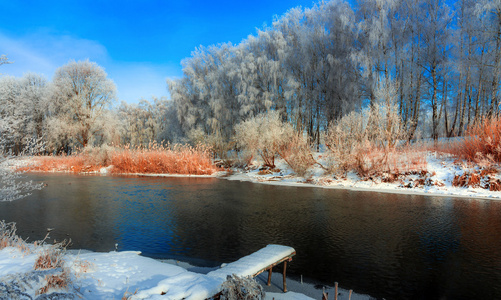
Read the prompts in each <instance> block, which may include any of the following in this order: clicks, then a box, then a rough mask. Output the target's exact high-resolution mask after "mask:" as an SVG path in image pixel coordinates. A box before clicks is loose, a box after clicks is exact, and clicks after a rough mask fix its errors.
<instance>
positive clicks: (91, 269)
mask: <svg viewBox="0 0 501 300" xmlns="http://www.w3.org/2000/svg"><path fill="white" fill-rule="evenodd" d="M264 249H265V250H266V251H267V253H264V254H263V253H258V254H257V255H254V256H253V259H252V261H251V260H249V259H247V260H243V262H242V261H241V260H239V261H237V262H235V263H230V264H228V265H226V266H224V265H223V267H222V268H219V269H216V270H210V272H207V271H209V270H204V269H203V268H198V269H197V268H196V267H192V266H190V265H188V264H184V267H185V268H183V267H181V266H179V265H180V263H179V262H176V261H168V262H170V263H165V262H161V261H158V260H154V259H151V258H147V257H143V256H141V255H140V253H139V252H130V251H128V252H109V253H97V252H89V251H84V252H75V251H72V253H71V254H66V255H65V256H64V261H65V263H64V265H63V267H62V269H64V270H65V272H67V273H69V274H70V279H71V280H70V281H71V283H70V284H69V285H68V286H67V287H66V288H63V289H61V288H53V287H50V288H49V289H48V290H47V292H46V293H45V295H39V294H40V292H39V291H40V290H41V289H42V288H43V287H44V286H47V285H48V279H47V278H48V277H49V275H52V274H58V273H60V272H61V270H62V269H61V268H57V269H49V270H34V269H33V266H34V265H35V262H36V260H37V259H38V257H39V254H40V251H43V247H40V248H38V249H34V250H32V251H29V252H26V251H23V250H21V249H19V248H17V247H7V248H4V249H2V250H0V299H11V298H20V299H30V298H32V299H38V298H37V297H39V299H46V298H44V297H46V296H47V295H51V297H52V298H50V299H77V298H83V299H124V297H125V299H206V298H208V297H210V296H213V295H215V294H217V293H218V292H219V291H220V287H221V284H222V283H223V282H224V281H225V279H226V275H227V272H226V271H225V268H226V267H229V268H228V271H230V272H232V273H236V274H241V275H246V273H248V274H251V273H252V272H254V271H255V270H259V269H261V268H262V267H263V266H265V265H266V264H267V263H268V262H267V261H266V256H267V255H268V257H269V254H270V253H271V254H272V256H273V255H275V256H276V257H280V256H282V255H287V253H285V252H288V251H289V252H290V249H292V248H290V247H284V246H278V245H271V246H268V247H266V248H264ZM284 253H285V254H284ZM261 258H263V259H261ZM181 265H182V264H181ZM187 268H190V269H191V271H189V270H187ZM195 271H198V272H195ZM260 276H261V277H259V278H258V279H257V280H258V282H259V281H262V282H265V280H266V279H265V278H264V277H262V276H266V275H263V274H262V275H260ZM281 279H282V278H281V276H280V275H279V274H274V276H273V281H272V285H271V287H267V288H268V290H272V291H273V292H268V293H267V294H266V299H276V300H279V299H297V300H303V299H312V298H310V297H308V296H306V295H305V294H303V293H306V294H309V295H312V296H313V297H315V298H314V299H320V298H321V294H322V291H321V290H317V289H315V288H314V287H313V286H312V285H307V284H300V283H298V282H294V281H291V280H289V281H288V288H289V290H290V291H289V292H287V293H285V294H284V293H282V292H280V291H279V290H277V289H278V286H281V284H279V283H278V282H280V281H281ZM298 291H299V292H302V293H298ZM340 292H341V293H345V294H346V295H347V292H346V291H343V290H340ZM352 299H368V297H367V296H364V295H356V294H354V295H353V296H352Z"/></svg>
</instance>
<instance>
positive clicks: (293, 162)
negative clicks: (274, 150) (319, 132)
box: [278, 133, 316, 177]
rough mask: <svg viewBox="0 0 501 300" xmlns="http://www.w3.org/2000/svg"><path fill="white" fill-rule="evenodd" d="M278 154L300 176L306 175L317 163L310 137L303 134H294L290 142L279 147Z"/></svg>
mask: <svg viewBox="0 0 501 300" xmlns="http://www.w3.org/2000/svg"><path fill="white" fill-rule="evenodd" d="M278 154H279V155H280V157H281V158H283V159H284V160H285V162H286V163H287V165H289V167H290V168H291V169H292V170H293V171H294V173H296V174H297V175H298V176H302V177H304V176H306V175H307V174H308V171H309V170H310V168H311V167H312V166H313V165H314V164H315V163H316V161H315V159H314V158H313V155H312V153H311V148H310V144H309V143H308V139H307V138H306V137H305V136H303V135H302V134H297V133H295V134H293V135H292V136H291V137H290V139H289V140H288V142H286V143H283V144H282V146H281V147H280V148H279V149H278Z"/></svg>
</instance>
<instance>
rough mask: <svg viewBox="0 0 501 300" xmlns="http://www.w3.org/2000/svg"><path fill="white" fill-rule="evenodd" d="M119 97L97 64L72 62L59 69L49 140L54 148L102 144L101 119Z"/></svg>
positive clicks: (102, 128) (49, 123) (55, 79)
mask: <svg viewBox="0 0 501 300" xmlns="http://www.w3.org/2000/svg"><path fill="white" fill-rule="evenodd" d="M115 98H116V87H115V84H114V83H113V81H112V80H111V79H109V78H108V77H107V74H106V73H105V72H104V70H103V69H102V68H101V67H100V66H98V65H97V64H96V63H94V62H90V61H88V60H86V61H78V62H75V61H70V62H69V63H68V64H66V65H64V66H62V67H60V68H59V69H57V70H56V73H55V74H54V78H53V82H52V96H51V111H50V117H49V120H48V124H47V125H48V133H49V136H48V139H49V141H50V145H51V146H52V148H53V149H61V147H62V148H63V149H67V148H68V146H77V147H85V146H87V145H89V144H93V143H103V142H104V141H102V140H100V139H98V138H97V137H102V136H103V131H105V130H106V128H105V127H106V126H108V124H105V123H104V122H100V119H101V118H102V117H103V116H104V115H105V113H106V110H107V108H108V106H109V105H110V104H111V103H112V102H113V101H114V100H115Z"/></svg>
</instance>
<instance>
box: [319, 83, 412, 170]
mask: <svg viewBox="0 0 501 300" xmlns="http://www.w3.org/2000/svg"><path fill="white" fill-rule="evenodd" d="M376 96H377V97H378V100H377V101H375V102H374V103H373V104H372V105H371V107H369V108H368V109H366V110H363V111H361V112H351V113H350V114H348V115H345V116H344V117H342V118H340V119H338V120H336V121H335V122H333V123H331V124H330V126H329V129H328V131H327V134H326V137H325V144H326V147H327V148H328V149H329V153H328V155H329V156H330V166H328V169H329V170H330V171H331V172H341V173H346V172H347V171H350V170H354V171H356V172H357V173H358V174H359V175H360V176H362V177H364V178H366V177H370V176H371V175H373V174H379V173H381V172H389V173H392V172H395V171H396V170H397V169H398V166H396V165H393V162H395V161H396V160H395V159H394V154H395V150H396V147H397V146H398V142H399V140H402V139H404V140H405V139H406V138H407V136H406V135H405V132H404V130H403V128H404V126H403V124H402V121H401V117H400V114H399V111H398V105H397V104H396V102H395V88H394V87H393V86H392V85H391V84H389V85H387V86H383V85H380V86H379V87H378V89H377V90H376Z"/></svg>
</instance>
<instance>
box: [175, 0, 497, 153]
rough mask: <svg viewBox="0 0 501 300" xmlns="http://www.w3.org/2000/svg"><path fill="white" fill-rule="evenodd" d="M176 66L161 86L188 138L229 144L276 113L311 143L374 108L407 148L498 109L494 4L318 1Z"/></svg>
mask: <svg viewBox="0 0 501 300" xmlns="http://www.w3.org/2000/svg"><path fill="white" fill-rule="evenodd" d="M447 3H449V2H447ZM182 65H183V72H184V76H183V77H182V78H180V79H178V80H174V81H169V82H168V87H169V91H170V94H171V97H172V100H173V101H174V102H175V105H176V108H177V112H178V118H179V121H180V123H181V126H182V129H183V130H184V132H185V133H187V135H188V136H189V133H190V132H198V133H199V134H198V135H200V133H201V132H203V133H204V134H205V135H206V136H217V137H218V138H219V139H220V140H221V139H222V140H224V141H227V142H229V141H231V139H232V138H233V136H234V134H235V128H236V126H237V124H239V123H241V122H244V121H246V120H248V119H249V118H252V117H254V116H257V115H259V114H260V113H263V112H265V111H267V110H274V111H277V112H279V113H280V115H281V118H282V120H283V121H286V122H288V123H289V124H291V126H292V127H293V128H294V129H295V130H296V131H297V132H304V133H306V134H307V135H308V137H309V138H310V140H311V141H314V142H316V143H317V144H319V143H320V142H321V135H322V134H323V133H324V132H326V131H327V129H328V128H329V125H330V124H332V123H333V122H335V121H336V120H338V119H339V118H341V117H342V116H344V115H346V114H348V113H350V112H351V111H361V110H362V109H363V108H365V107H373V106H374V105H376V104H380V105H386V106H387V110H388V111H392V109H390V108H391V107H393V106H396V107H397V110H398V115H399V118H400V121H399V122H401V123H402V130H403V132H405V133H406V137H405V138H407V139H409V140H410V139H413V138H415V137H416V134H417V132H418V131H421V132H422V133H423V134H424V136H427V137H432V138H434V139H437V138H438V137H440V136H448V137H450V136H457V135H462V134H464V132H465V129H466V128H467V127H468V126H470V125H472V124H475V123H478V122H481V121H482V120H483V119H484V118H485V117H487V116H493V115H498V114H499V111H500V108H499V83H500V76H501V3H500V2H499V1H490V0H481V1H477V0H458V1H456V2H455V3H454V4H453V6H452V7H449V6H448V5H447V4H446V1H444V0H359V1H357V3H356V5H355V6H354V7H350V5H349V4H348V3H346V2H344V1H341V0H331V1H322V2H319V3H317V4H316V5H314V6H313V7H312V8H306V9H302V8H293V9H291V10H289V11H288V12H287V13H286V14H285V15H283V16H282V17H279V18H277V19H276V20H275V21H274V22H273V24H272V26H270V27H267V28H264V29H262V30H259V31H258V32H257V34H256V35H252V36H249V37H248V38H247V39H245V40H243V41H242V42H241V43H239V44H238V45H232V44H219V45H214V46H210V47H200V48H197V49H196V50H195V51H194V52H193V53H192V56H191V57H190V58H187V59H185V60H184V61H183V62H182ZM390 94H391V97H390V96H388V95H390ZM385 95H386V96H385Z"/></svg>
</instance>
